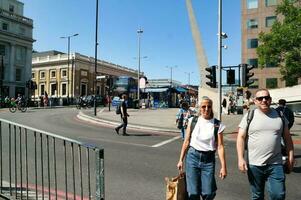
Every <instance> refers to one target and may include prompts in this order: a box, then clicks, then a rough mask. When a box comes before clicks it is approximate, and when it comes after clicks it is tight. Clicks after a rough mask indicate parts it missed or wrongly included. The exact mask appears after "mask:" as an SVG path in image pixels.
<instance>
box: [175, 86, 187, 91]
mask: <svg viewBox="0 0 301 200" xmlns="http://www.w3.org/2000/svg"><path fill="white" fill-rule="evenodd" d="M176 90H177V91H178V92H187V90H186V89H184V88H181V87H178V88H176Z"/></svg>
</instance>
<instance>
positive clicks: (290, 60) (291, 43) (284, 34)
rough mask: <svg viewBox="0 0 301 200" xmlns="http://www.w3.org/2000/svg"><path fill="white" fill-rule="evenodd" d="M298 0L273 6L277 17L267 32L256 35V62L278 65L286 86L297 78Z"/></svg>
mask: <svg viewBox="0 0 301 200" xmlns="http://www.w3.org/2000/svg"><path fill="white" fill-rule="evenodd" d="M300 5H301V4H300V0H295V1H292V0H283V2H282V4H280V5H278V6H277V9H276V15H277V20H276V22H275V23H274V24H273V26H272V28H271V31H270V32H269V33H262V32H261V33H260V34H259V43H260V45H259V46H258V48H257V54H258V63H259V66H260V67H261V68H263V67H264V66H267V65H274V66H277V67H280V73H281V75H282V78H283V79H284V80H285V81H286V85H287V86H292V85H296V84H297V80H298V78H299V77H301V7H300Z"/></svg>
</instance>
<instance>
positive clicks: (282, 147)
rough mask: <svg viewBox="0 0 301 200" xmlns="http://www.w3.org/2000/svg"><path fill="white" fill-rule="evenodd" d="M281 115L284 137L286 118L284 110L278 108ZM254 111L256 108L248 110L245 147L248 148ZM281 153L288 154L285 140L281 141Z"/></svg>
mask: <svg viewBox="0 0 301 200" xmlns="http://www.w3.org/2000/svg"><path fill="white" fill-rule="evenodd" d="M276 111H277V113H278V115H279V117H280V118H281V121H282V138H284V128H285V127H284V126H285V119H284V115H283V112H281V111H279V110H276ZM254 112H255V110H249V111H248V115H247V127H246V139H245V149H246V150H247V149H248V146H247V144H248V137H249V134H248V132H249V127H250V124H251V122H252V120H253V118H254ZM281 153H282V155H283V156H286V147H285V143H284V142H281Z"/></svg>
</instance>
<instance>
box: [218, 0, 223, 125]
mask: <svg viewBox="0 0 301 200" xmlns="http://www.w3.org/2000/svg"><path fill="white" fill-rule="evenodd" d="M217 51H218V54H217V55H218V58H217V60H218V73H217V74H218V101H217V105H218V115H217V116H218V120H221V119H222V112H221V111H222V109H221V99H222V0H219V1H218V50H217Z"/></svg>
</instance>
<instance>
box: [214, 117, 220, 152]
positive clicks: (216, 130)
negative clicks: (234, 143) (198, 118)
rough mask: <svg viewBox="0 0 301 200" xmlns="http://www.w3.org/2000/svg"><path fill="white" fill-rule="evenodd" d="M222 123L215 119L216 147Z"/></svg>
mask: <svg viewBox="0 0 301 200" xmlns="http://www.w3.org/2000/svg"><path fill="white" fill-rule="evenodd" d="M220 123H221V121H219V120H218V119H215V118H214V140H215V144H216V146H217V140H218V137H217V134H218V129H219V126H220Z"/></svg>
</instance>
